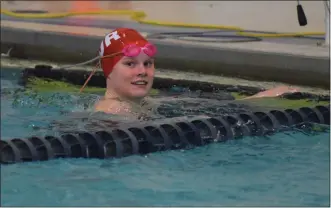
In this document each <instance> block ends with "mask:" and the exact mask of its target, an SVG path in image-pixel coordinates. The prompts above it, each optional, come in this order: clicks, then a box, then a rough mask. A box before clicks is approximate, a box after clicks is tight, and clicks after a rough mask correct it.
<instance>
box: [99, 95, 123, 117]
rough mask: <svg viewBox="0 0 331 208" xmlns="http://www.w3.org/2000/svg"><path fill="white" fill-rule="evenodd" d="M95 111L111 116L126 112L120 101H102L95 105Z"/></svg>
mask: <svg viewBox="0 0 331 208" xmlns="http://www.w3.org/2000/svg"><path fill="white" fill-rule="evenodd" d="M94 110H95V111H97V112H98V111H101V112H105V113H111V114H119V113H123V112H124V110H123V106H122V105H121V102H120V101H119V100H118V99H100V100H99V101H98V102H97V103H96V104H95V105H94Z"/></svg>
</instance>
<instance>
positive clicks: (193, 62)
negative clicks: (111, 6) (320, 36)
mask: <svg viewBox="0 0 331 208" xmlns="http://www.w3.org/2000/svg"><path fill="white" fill-rule="evenodd" d="M68 19H69V18H67V19H65V18H64V19H63V20H59V19H58V20H56V21H54V20H53V22H52V21H49V20H48V21H46V20H38V21H37V20H35V19H34V20H26V19H15V18H9V17H6V18H4V19H2V21H1V52H2V53H6V52H7V51H8V49H9V48H13V50H12V51H11V54H10V55H11V56H13V57H18V58H27V59H40V60H51V61H56V62H63V63H78V62H83V61H86V60H88V59H91V58H93V57H95V56H96V54H97V51H98V48H99V45H100V41H101V40H102V38H103V36H104V35H105V34H107V33H109V32H110V31H111V30H112V29H114V28H116V27H119V26H122V27H132V28H135V29H137V30H138V31H139V32H141V34H142V35H144V36H146V37H147V38H149V39H150V40H151V42H153V43H155V44H156V45H157V47H158V51H159V53H158V60H157V62H156V63H157V67H159V68H166V69H172V70H175V71H189V72H199V73H204V74H214V75H221V76H229V77H240V78H247V79H254V80H264V81H277V82H284V83H289V84H298V85H306V86H318V87H322V88H325V89H329V88H330V48H329V47H325V46H318V45H317V44H316V42H318V40H316V39H315V40H312V39H307V38H268V39H267V38H264V39H263V40H262V41H246V42H232V43H229V42H227V43H225V42H220V40H222V39H220V38H219V39H218V40H215V39H213V42H210V40H211V39H210V38H209V39H207V38H203V37H200V38H194V39H189V38H181V39H178V38H175V37H167V38H162V39H160V38H155V36H154V38H153V37H151V35H153V34H155V33H162V32H166V31H167V32H189V31H190V32H192V31H195V32H196V31H200V32H201V31H206V30H201V29H188V28H170V27H161V26H150V25H142V24H138V23H134V22H132V21H125V20H107V22H102V20H96V19H95V20H93V24H89V25H86V24H79V18H70V20H71V21H68ZM81 20H82V19H81ZM75 21H76V22H75ZM81 22H85V23H86V21H81ZM73 25H83V26H73ZM106 26H107V27H106ZM210 31H211V30H209V32H210ZM213 31H215V30H213ZM216 32H218V35H220V33H223V35H224V34H227V35H235V33H234V32H232V33H231V32H229V31H227V32H225V31H219V30H218V31H216ZM237 37H238V36H237ZM207 40H208V41H209V42H207ZM223 40H224V38H223ZM322 41H323V40H322ZM174 76H176V75H174Z"/></svg>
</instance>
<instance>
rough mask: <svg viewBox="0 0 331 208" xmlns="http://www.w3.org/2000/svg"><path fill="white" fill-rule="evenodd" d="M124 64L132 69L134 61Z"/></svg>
mask: <svg viewBox="0 0 331 208" xmlns="http://www.w3.org/2000/svg"><path fill="white" fill-rule="evenodd" d="M124 64H125V65H127V66H128V67H134V66H135V62H134V61H128V62H125V63H124Z"/></svg>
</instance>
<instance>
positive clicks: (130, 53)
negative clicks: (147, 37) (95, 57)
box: [101, 43, 157, 58]
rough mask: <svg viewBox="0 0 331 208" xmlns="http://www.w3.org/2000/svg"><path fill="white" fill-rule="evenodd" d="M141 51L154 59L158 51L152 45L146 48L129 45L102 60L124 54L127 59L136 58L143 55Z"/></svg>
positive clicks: (148, 44) (147, 45)
mask: <svg viewBox="0 0 331 208" xmlns="http://www.w3.org/2000/svg"><path fill="white" fill-rule="evenodd" d="M141 51H143V52H144V53H145V54H146V55H147V56H149V57H153V56H155V54H156V52H157V49H156V47H155V46H154V45H153V44H151V43H147V44H146V45H145V46H144V47H140V46H137V45H136V44H129V45H126V46H124V48H123V49H122V51H120V52H117V53H113V54H110V55H106V56H102V57H101V58H110V57H114V56H116V55H119V54H123V55H124V56H127V57H136V56H138V55H139V54H140V53H141Z"/></svg>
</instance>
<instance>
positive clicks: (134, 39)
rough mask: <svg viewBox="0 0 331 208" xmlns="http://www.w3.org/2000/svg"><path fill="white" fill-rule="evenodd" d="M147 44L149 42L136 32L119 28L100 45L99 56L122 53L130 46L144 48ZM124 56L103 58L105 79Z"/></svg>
mask: <svg viewBox="0 0 331 208" xmlns="http://www.w3.org/2000/svg"><path fill="white" fill-rule="evenodd" d="M147 43H148V41H147V40H146V39H145V38H144V37H143V36H142V35H141V34H140V33H139V32H137V31H136V30H134V29H130V28H118V29H116V30H114V31H112V32H111V33H109V34H107V35H106V36H105V38H104V40H103V41H102V42H101V45H100V49H99V55H100V56H101V57H103V56H108V55H112V54H115V53H119V52H121V51H122V50H123V48H124V47H125V46H128V45H130V44H136V45H137V46H139V47H144V46H145V45H146V44H147ZM123 56H124V55H123V54H118V55H116V56H114V57H105V58H101V68H102V70H103V73H104V75H105V77H108V75H109V74H110V73H111V72H112V70H113V67H114V66H115V65H116V63H117V62H118V61H119V60H120V59H121V58H122V57H123Z"/></svg>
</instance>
